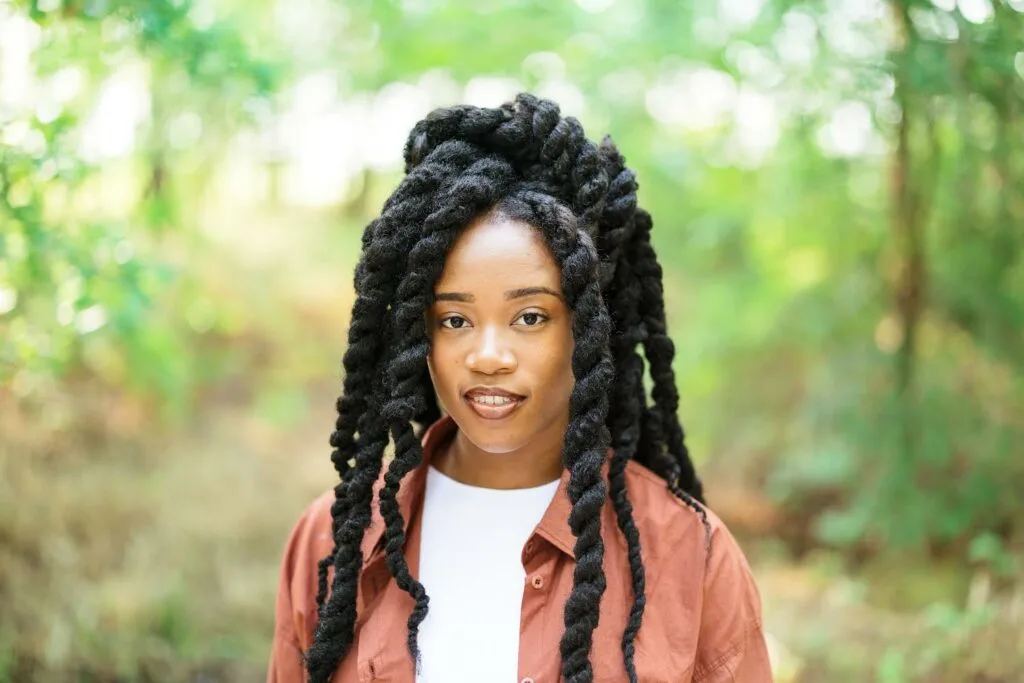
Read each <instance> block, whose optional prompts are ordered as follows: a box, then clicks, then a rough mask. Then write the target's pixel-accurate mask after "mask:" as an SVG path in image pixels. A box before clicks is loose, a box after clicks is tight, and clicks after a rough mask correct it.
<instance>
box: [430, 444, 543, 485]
mask: <svg viewBox="0 0 1024 683" xmlns="http://www.w3.org/2000/svg"><path fill="white" fill-rule="evenodd" d="M432 464H433V466H434V467H436V468H437V469H438V470H439V471H440V472H441V473H442V474H444V475H445V476H448V477H451V478H452V479H454V480H455V481H457V482H460V483H463V484H466V485H468V486H478V487H481V488H488V489H527V488H533V487H536V486H543V485H544V484H548V483H551V482H552V481H554V480H556V479H558V478H559V477H560V476H561V475H562V439H559V440H558V441H557V442H556V443H553V444H549V445H546V446H539V445H536V444H530V445H528V446H524V447H523V448H520V449H517V450H515V451H510V452H508V453H490V452H488V451H485V450H482V449H481V448H479V447H477V446H476V445H474V444H473V443H472V442H471V441H470V440H469V439H467V438H466V435H465V434H463V433H462V431H458V432H456V433H455V437H454V438H453V439H452V440H451V441H450V442H449V443H448V446H447V448H442V449H441V450H440V452H439V453H438V454H437V455H436V456H435V457H434V460H433V463H432Z"/></svg>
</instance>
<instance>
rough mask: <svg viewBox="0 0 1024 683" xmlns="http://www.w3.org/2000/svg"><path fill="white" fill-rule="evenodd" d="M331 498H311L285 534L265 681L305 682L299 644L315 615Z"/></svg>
mask: <svg viewBox="0 0 1024 683" xmlns="http://www.w3.org/2000/svg"><path fill="white" fill-rule="evenodd" d="M330 500H331V498H330V497H329V496H327V495H326V494H325V495H324V496H321V497H320V498H318V499H317V500H316V501H314V502H313V503H312V504H311V505H310V506H309V508H307V509H306V511H305V512H304V513H303V515H302V516H301V517H300V518H299V520H298V522H297V523H296V524H295V527H294V528H293V529H292V532H291V534H290V535H289V537H288V543H287V545H286V546H285V551H284V557H283V559H282V561H281V570H280V575H279V579H278V585H277V600H276V602H275V607H274V641H273V644H272V646H271V650H270V663H269V666H268V668H267V683H305V681H306V668H305V663H304V661H303V651H304V648H303V646H304V645H305V646H306V647H308V645H309V642H308V641H309V639H310V635H311V633H312V630H313V624H314V622H315V619H316V567H317V562H318V560H319V559H320V558H321V557H323V556H325V555H326V554H327V552H328V551H329V550H330V517H329V516H325V513H326V510H329V507H330Z"/></svg>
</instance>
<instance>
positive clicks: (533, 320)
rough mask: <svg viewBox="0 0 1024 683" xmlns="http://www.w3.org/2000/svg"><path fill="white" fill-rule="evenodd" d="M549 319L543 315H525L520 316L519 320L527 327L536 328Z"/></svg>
mask: <svg viewBox="0 0 1024 683" xmlns="http://www.w3.org/2000/svg"><path fill="white" fill-rule="evenodd" d="M547 319H548V318H547V316H546V315H544V314H543V313H523V314H522V315H521V316H519V320H522V321H523V324H524V325H526V326H527V327H536V326H537V325H540V324H541V323H542V322H544V321H545V320H547Z"/></svg>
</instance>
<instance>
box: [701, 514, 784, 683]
mask: <svg viewBox="0 0 1024 683" xmlns="http://www.w3.org/2000/svg"><path fill="white" fill-rule="evenodd" d="M693 683H772V668H771V663H770V662H769V659H768V647H767V644H766V642H765V637H764V627H763V624H762V620H761V596H760V593H759V592H758V590H757V586H756V584H755V583H754V577H753V574H752V572H751V571H750V565H749V564H748V563H747V559H746V557H745V556H744V555H743V551H742V550H740V547H739V545H738V544H737V543H736V540H735V539H734V538H733V536H732V534H730V533H729V531H728V530H727V529H726V528H725V527H724V526H719V527H718V528H717V529H715V533H714V535H713V537H712V544H711V555H710V557H709V558H708V570H707V574H706V577H705V581H704V607H703V610H702V618H701V624H700V634H699V636H698V641H697V663H696V667H695V669H694V675H693Z"/></svg>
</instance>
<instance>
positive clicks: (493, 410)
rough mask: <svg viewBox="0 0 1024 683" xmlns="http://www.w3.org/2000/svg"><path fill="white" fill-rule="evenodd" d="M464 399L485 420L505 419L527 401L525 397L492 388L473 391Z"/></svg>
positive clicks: (468, 392)
mask: <svg viewBox="0 0 1024 683" xmlns="http://www.w3.org/2000/svg"><path fill="white" fill-rule="evenodd" d="M464 398H465V400H466V403H467V404H468V405H469V407H470V408H472V410H473V412H475V413H476V414H477V415H478V416H480V417H482V418H483V419H485V420H502V419H505V418H506V417H509V416H510V415H512V413H514V412H515V411H516V410H517V409H518V408H519V406H521V405H522V404H523V402H524V401H526V397H525V396H519V395H517V394H513V393H510V392H507V391H504V390H502V389H492V388H487V389H471V390H470V391H467V392H466V394H465V396H464Z"/></svg>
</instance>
